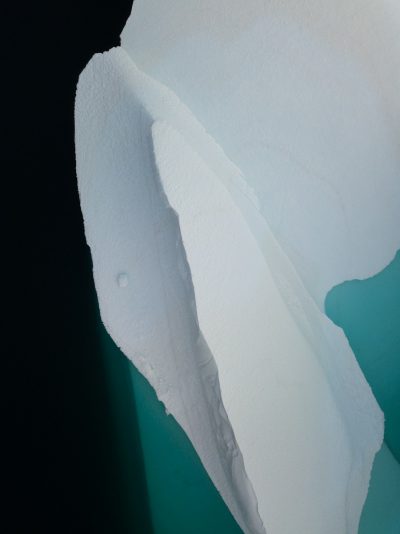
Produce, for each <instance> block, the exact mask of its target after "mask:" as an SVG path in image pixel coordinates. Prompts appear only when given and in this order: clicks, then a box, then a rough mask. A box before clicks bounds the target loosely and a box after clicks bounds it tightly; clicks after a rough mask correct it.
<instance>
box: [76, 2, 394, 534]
mask: <svg viewBox="0 0 400 534" xmlns="http://www.w3.org/2000/svg"><path fill="white" fill-rule="evenodd" d="M361 5H362V6H364V7H360V6H361ZM380 5H381V4H379V5H378V4H377V3H376V2H367V3H365V2H364V3H363V4H361V3H360V2H358V1H352V2H350V3H349V4H347V5H345V4H344V2H341V1H335V2H334V3H333V4H331V3H329V5H328V3H325V2H319V3H316V2H313V1H311V0H309V1H307V2H304V3H301V5H298V3H295V2H290V1H287V2H285V3H283V5H282V3H280V2H275V1H272V2H270V3H268V4H266V3H265V2H262V1H255V0H250V1H249V2H247V3H246V4H244V3H243V2H238V1H236V0H234V1H232V0H231V1H230V2H229V3H228V2H226V1H222V2H218V3H213V2H210V1H209V0H204V1H203V2H194V1H192V0H186V1H185V2H184V1H183V0H182V1H180V0H170V1H169V2H161V1H157V0H147V1H145V0H136V1H135V4H134V10H133V14H132V15H131V18H130V19H129V20H128V23H127V25H126V27H125V30H124V32H123V34H122V39H121V47H118V48H115V49H112V50H110V51H109V52H106V53H104V54H96V55H95V56H94V57H93V58H92V60H91V61H90V62H89V64H88V65H87V67H86V68H85V70H84V71H83V72H82V74H81V76H80V79H79V83H78V89H77V98H76V107H75V123H76V160H77V176H78V186H79V194H80V201H81V207H82V212H83V215H84V223H85V234H86V239H87V242H88V244H89V246H90V248H91V254H92V259H93V274H94V280H95V285H96V291H97V295H98V300H99V306H100V312H101V317H102V320H103V322H104V324H105V326H106V328H107V330H108V332H109V334H110V335H111V337H112V338H113V339H114V341H115V342H116V343H117V345H118V346H119V347H120V348H121V350H122V351H123V352H124V353H125V355H126V356H127V357H128V358H129V359H130V360H131V361H132V362H133V363H134V365H135V366H136V367H137V368H138V369H139V371H140V372H141V373H142V374H143V375H144V376H145V377H146V378H147V380H148V381H149V383H150V384H151V385H152V386H153V387H154V389H155V391H156V393H157V396H158V398H159V400H160V401H161V402H163V403H164V405H165V408H166V410H167V411H168V412H169V413H170V414H172V415H173V416H174V418H175V419H176V420H177V422H178V423H179V424H180V425H181V427H182V428H183V429H184V431H185V432H186V434H187V435H188V437H189V439H190V440H191V442H192V444H193V446H194V448H195V450H196V451H197V453H198V455H199V457H200V459H201V461H202V463H203V465H204V466H205V468H206V470H207V472H208V474H209V476H210V478H211V479H212V481H213V483H214V485H215V486H216V488H217V489H218V491H219V492H220V493H221V495H222V497H223V499H224V501H225V502H226V504H227V506H228V507H229V509H230V511H231V512H232V514H233V516H234V517H235V519H236V521H237V522H238V524H239V525H240V527H241V528H242V530H243V532H245V533H252V534H261V533H264V532H268V533H270V534H292V533H293V532H298V533H301V534H338V533H343V534H355V533H356V532H357V529H358V523H359V519H360V514H361V510H362V507H363V503H364V501H365V498H366V494H367V490H368V483H369V477H370V472H371V466H372V462H373V459H374V456H375V454H376V452H377V451H378V450H379V448H380V446H381V443H382V437H383V416H382V412H381V410H380V408H379V407H378V405H377V403H376V401H375V399H374V396H373V394H372V392H371V390H370V387H369V385H368V383H367V382H366V380H365V378H364V376H363V374H362V372H361V370H360V368H359V366H358V364H357V361H356V360H355V358H354V355H353V353H352V351H351V349H350V347H349V345H348V342H347V339H346V338H345V336H344V334H343V331H342V330H341V329H340V328H338V327H336V326H335V325H334V324H333V323H332V322H331V321H330V320H329V319H328V318H327V317H326V315H325V314H324V313H323V310H322V303H323V300H324V298H325V295H326V293H327V291H328V290H329V289H330V288H331V287H332V286H333V285H335V284H337V283H339V282H342V281H343V280H345V279H347V278H350V277H355V276H357V277H365V276H368V275H369V273H371V272H375V271H376V270H379V269H380V268H381V266H382V265H384V264H385V262H387V261H388V260H389V259H390V258H391V256H392V255H393V251H394V250H395V249H396V247H398V244H399V235H398V233H397V232H395V231H394V230H393V228H395V224H394V223H395V221H396V218H397V217H398V213H399V209H398V208H399V204H400V202H399V198H400V184H399V180H398V169H399V161H398V160H399V156H398V153H397V152H396V150H395V148H396V139H395V133H396V127H397V128H398V125H396V122H395V120H394V116H395V111H396V109H398V102H396V101H395V88H396V87H398V88H399V89H400V87H399V83H400V82H399V72H400V71H399V70H398V69H397V70H396V68H395V67H396V65H395V62H396V61H397V62H398V61H399V58H400V54H399V53H397V52H396V51H397V50H398V47H399V46H400V45H399V44H398V43H397V39H395V38H394V37H395V29H396V28H395V26H396V21H399V18H397V19H396V17H395V16H393V15H396V14H397V11H396V9H397V8H396V5H395V3H391V2H386V3H385V4H384V5H382V6H381V7H380V8H379V6H380ZM366 6H368V7H366ZM356 14H357V15H360V16H359V18H357V19H355V16H356ZM378 15H379V16H378ZM386 19H389V20H388V27H389V30H390V29H392V30H393V31H389V30H388V31H383V26H384V23H385V21H386ZM373 20H376V21H377V22H376V23H374V25H373V26H372V27H373V29H374V31H373V30H372V29H371V24H372V21H373ZM160 21H162V25H160ZM399 24H400V22H399ZM366 36H371V43H370V41H369V40H368V39H367V38H366ZM377 41H379V44H380V47H379V49H378V51H376V50H375V49H374V46H375V45H376V43H377ZM350 45H351V46H350ZM389 46H391V47H392V48H393V50H394V51H395V53H392V54H391V55H390V57H389V58H388V61H387V62H386V63H385V64H382V63H380V62H379V57H380V56H379V54H385V53H386V52H387V50H388V47H389ZM368 62H370V63H371V64H369V63H368ZM391 62H393V64H392V63H391ZM371 65H372V66H376V69H377V70H376V72H374V74H375V75H376V79H372V71H371V70H368V69H369V68H371V69H372V67H371ZM328 74H329V76H328ZM377 80H379V81H380V83H377ZM391 106H393V107H391ZM396 106H397V108H396ZM393 110H394V112H393ZM396 173H397V174H396ZM355 191H357V195H355Z"/></svg>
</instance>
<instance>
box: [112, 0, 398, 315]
mask: <svg viewBox="0 0 400 534" xmlns="http://www.w3.org/2000/svg"><path fill="white" fill-rule="evenodd" d="M399 35H400V3H399V2H398V0H333V1H332V0H303V1H299V0H268V1H267V0H246V1H244V0H218V1H215V0H201V1H199V0H135V2H134V4H133V12H132V16H131V17H130V19H129V20H128V22H127V24H126V26H125V29H124V31H123V33H122V36H121V43H122V46H123V47H124V48H125V49H126V50H127V51H128V53H129V54H130V55H131V57H132V58H134V60H135V62H136V64H137V65H138V67H139V68H140V69H141V70H143V71H145V72H146V73H147V74H149V75H150V76H152V77H154V78H156V79H157V80H159V81H161V82H162V83H163V84H165V85H166V86H168V87H169V88H170V89H172V90H173V91H174V92H175V93H176V95H177V96H178V97H179V98H180V99H181V100H182V101H183V102H184V103H185V104H186V105H187V106H188V107H189V108H190V110H191V111H192V112H193V114H194V115H195V116H196V117H197V118H198V119H199V120H200V121H201V123H202V124H203V126H204V127H205V128H206V130H207V131H208V133H209V134H210V135H211V136H212V137H213V138H214V139H215V141H216V142H217V143H218V144H219V145H220V146H222V147H223V149H224V151H225V153H226V155H227V157H228V158H229V159H230V160H231V161H232V162H233V163H235V164H236V165H237V166H238V167H239V168H240V169H241V171H242V172H243V174H244V175H245V176H246V180H247V181H248V183H249V185H250V186H251V187H252V188H253V189H254V190H255V192H256V194H257V196H258V198H259V200H260V204H261V210H262V214H263V215H264V217H265V218H266V220H267V221H268V223H269V224H270V227H271V229H272V231H273V232H274V235H275V236H276V237H277V238H278V239H279V242H280V244H281V246H282V247H283V248H284V250H285V251H286V253H287V254H288V256H289V257H290V259H291V261H292V262H293V264H294V265H295V267H296V269H297V271H298V273H299V274H300V276H301V277H302V279H303V281H304V283H305V285H306V286H307V288H308V290H309V292H310V293H311V294H312V295H313V297H314V298H315V300H316V302H317V303H318V305H319V306H320V307H321V309H323V302H324V298H325V295H326V294H327V292H328V291H329V290H330V289H331V288H332V287H333V286H334V285H336V284H338V283H341V282H342V281H343V280H348V279H352V278H364V277H368V276H372V275H373V274H375V273H376V272H378V271H380V270H381V269H382V268H383V267H385V266H386V265H387V264H388V263H389V261H391V260H392V259H393V257H394V254H395V252H396V250H397V249H398V248H399V247H400V231H399V227H400V171H399V169H400V149H399V139H400V98H399V94H400V39H399Z"/></svg>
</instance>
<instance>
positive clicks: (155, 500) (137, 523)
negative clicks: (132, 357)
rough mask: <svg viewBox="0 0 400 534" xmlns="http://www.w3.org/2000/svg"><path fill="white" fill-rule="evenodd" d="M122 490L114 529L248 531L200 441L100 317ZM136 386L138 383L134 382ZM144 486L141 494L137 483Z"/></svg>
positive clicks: (210, 533)
mask: <svg viewBox="0 0 400 534" xmlns="http://www.w3.org/2000/svg"><path fill="white" fill-rule="evenodd" d="M100 338H101V345H102V351H103V361H104V365H105V367H106V372H107V376H108V377H109V396H110V398H111V402H110V411H111V412H112V414H113V415H112V420H113V422H114V424H113V427H112V428H110V437H111V438H112V439H113V440H114V441H115V449H116V451H117V452H116V457H117V459H116V460H115V458H114V459H112V460H113V470H114V473H115V477H116V478H117V479H118V483H117V484H115V486H116V487H118V494H117V495H116V496H115V500H116V503H115V504H113V507H115V509H116V510H117V511H118V514H119V516H118V519H117V520H116V523H115V530H114V531H113V532H114V533H115V534H117V533H118V534H119V533H121V534H128V533H133V532H138V533H139V534H152V533H154V534H189V533H190V534H241V532H242V531H241V529H240V528H239V526H238V525H237V523H236V521H235V520H234V519H233V517H232V515H231V513H230V512H229V510H228V508H227V507H226V506H225V503H224V501H223V500H222V498H221V496H220V495H219V493H218V491H217V490H216V489H215V487H214V485H213V484H212V482H211V480H210V478H209V476H208V475H207V472H206V471H205V469H204V467H203V465H202V464H201V462H200V460H199V458H198V456H197V454H196V452H195V451H194V449H193V446H192V444H191V442H190V441H189V439H188V438H187V436H186V434H185V433H184V432H183V430H182V429H181V427H180V426H179V425H178V423H177V422H176V421H175V419H174V418H173V417H172V416H170V415H167V414H166V413H165V409H164V405H163V404H162V403H160V402H159V401H158V399H157V397H156V394H155V392H154V390H153V388H152V387H151V386H150V385H149V383H148V382H147V380H146V379H145V378H144V377H143V376H142V375H141V374H140V373H139V372H138V371H137V370H136V368H135V367H134V366H133V365H132V364H131V363H130V362H129V361H128V359H127V358H125V356H124V355H123V354H122V352H121V351H120V350H119V349H118V347H117V346H116V345H115V344H114V342H113V341H112V339H111V338H110V336H109V335H108V334H107V332H106V331H105V329H104V327H103V326H102V325H101V332H100ZM132 386H133V387H132ZM139 490H141V493H140V498H138V491H139Z"/></svg>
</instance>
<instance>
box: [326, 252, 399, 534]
mask: <svg viewBox="0 0 400 534" xmlns="http://www.w3.org/2000/svg"><path fill="white" fill-rule="evenodd" d="M325 309H326V313H327V315H328V316H329V317H330V318H331V319H332V320H333V321H334V322H335V323H336V324H337V325H339V326H341V327H342V328H343V330H344V332H345V334H346V336H347V339H348V340H349V343H350V345H351V347H352V349H353V352H354V354H355V355H356V358H357V360H358V362H359V364H360V367H361V369H362V370H363V372H364V375H365V377H366V378H367V380H368V382H369V384H370V386H371V388H372V390H373V392H374V395H375V397H376V399H377V401H378V403H379V405H380V407H381V408H382V410H383V412H384V414H385V444H384V446H383V447H382V450H381V451H380V452H379V453H378V455H377V456H376V459H375V462H374V466H373V470H372V476H371V483H370V489H369V492H368V497H367V501H366V503H365V506H364V510H363V514H362V517H361V522H360V528H359V534H399V533H400V464H399V461H400V251H399V252H397V254H396V256H395V258H394V260H393V261H392V262H391V263H390V264H389V265H388V266H387V267H386V268H385V269H384V270H383V271H381V272H380V273H378V274H377V275H376V276H373V277H372V278H368V279H366V280H351V281H348V282H344V283H343V284H340V285H339V286H336V287H334V288H333V289H332V290H331V291H330V292H329V293H328V295H327V298H326V301H325Z"/></svg>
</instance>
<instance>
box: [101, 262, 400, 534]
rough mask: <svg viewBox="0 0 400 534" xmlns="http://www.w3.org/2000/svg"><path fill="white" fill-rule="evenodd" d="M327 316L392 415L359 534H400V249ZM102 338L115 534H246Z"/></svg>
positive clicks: (346, 289)
mask: <svg viewBox="0 0 400 534" xmlns="http://www.w3.org/2000/svg"><path fill="white" fill-rule="evenodd" d="M326 312H327V314H328V316H329V317H330V318H331V319H332V320H333V321H334V322H335V323H336V324H338V325H340V326H341V327H342V328H343V329H344V331H345V333H346V335H347V337H348V339H349V342H350V344H351V346H352V348H353V351H354V353H355V355H356V357H357V359H358V361H359V363H360V366H361V368H362V369H363V371H364V374H365V376H366V377H367V380H368V381H369V383H370V385H371V387H372V389H373V391H374V394H375V396H376V398H377V400H378V402H379V404H380V406H381V407H382V409H383V410H384V412H385V416H386V430H385V445H384V447H383V448H382V450H381V451H380V453H379V454H378V455H377V457H376V460H375V463H374V467H373V471H372V478H371V484H370V490H369V493H368V498H367V502H366V505H365V507H364V510H363V514H362V518H361V522H360V529H359V534H400V464H399V463H398V460H399V458H400V404H399V403H400V365H399V362H400V252H399V253H398V254H397V255H396V257H395V259H394V260H393V262H392V263H391V264H390V265H389V266H388V267H386V269H384V270H383V271H382V272H381V273H379V274H377V275H376V276H374V277H372V278H370V279H367V280H364V281H359V280H353V281H349V282H345V283H343V284H341V285H339V286H337V287H335V288H333V289H332V290H331V291H330V293H329V294H328V296H327V298H326ZM101 339H102V345H103V351H104V355H105V357H104V362H105V365H106V368H107V372H108V376H109V378H110V392H113V394H112V397H113V399H114V400H113V402H114V405H113V406H112V407H111V409H112V411H113V413H114V422H115V428H114V429H113V433H114V436H115V439H116V447H117V449H118V451H119V453H118V454H119V463H118V465H117V467H116V476H117V477H118V478H119V480H120V487H121V491H120V493H119V495H118V496H117V498H118V509H119V510H120V517H119V521H118V524H119V525H120V526H121V529H116V531H115V532H121V533H122V532H133V531H137V526H138V520H139V524H140V525H141V528H140V532H141V534H150V533H153V532H154V533H155V534H187V533H188V532H190V534H240V532H241V530H240V528H239V527H238V525H237V524H236V522H235V520H234V519H233V517H232V515H231V514H230V512H229V510H228V509H227V507H226V506H225V504H224V502H223V500H222V498H221V497H220V495H219V494H218V492H217V490H216V489H215V487H214V486H213V484H212V483H211V480H210V479H209V477H208V475H207V473H206V471H205V470H204V468H203V466H202V464H201V462H200V460H199V458H198V457H197V455H196V453H195V451H194V449H193V447H192V445H191V443H190V441H189V440H188V438H187V437H186V435H185V434H184V432H183V431H182V429H181V428H180V427H179V425H178V424H177V423H176V421H175V420H174V419H173V417H172V416H168V415H167V414H166V413H165V410H164V407H163V405H162V404H161V403H160V402H159V401H158V400H157V398H156V395H155V393H154V391H153V389H152V388H151V387H150V385H149V384H148V383H147V381H146V380H145V379H144V378H143V377H142V376H141V375H140V373H139V372H138V371H137V370H136V369H135V368H134V367H133V366H132V365H131V364H130V363H129V362H128V360H127V359H126V358H125V357H124V356H123V355H122V353H121V352H120V351H119V349H118V348H117V347H116V346H115V345H114V343H113V342H112V340H111V338H110V337H109V336H108V335H107V334H106V333H105V331H104V329H103V330H102V334H101ZM139 487H141V488H142V494H141V497H140V503H139V500H138V488H139ZM135 503H136V505H135ZM137 505H139V507H140V509H138V507H137ZM138 516H139V517H138ZM133 526H135V527H136V528H135V529H134V528H133Z"/></svg>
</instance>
